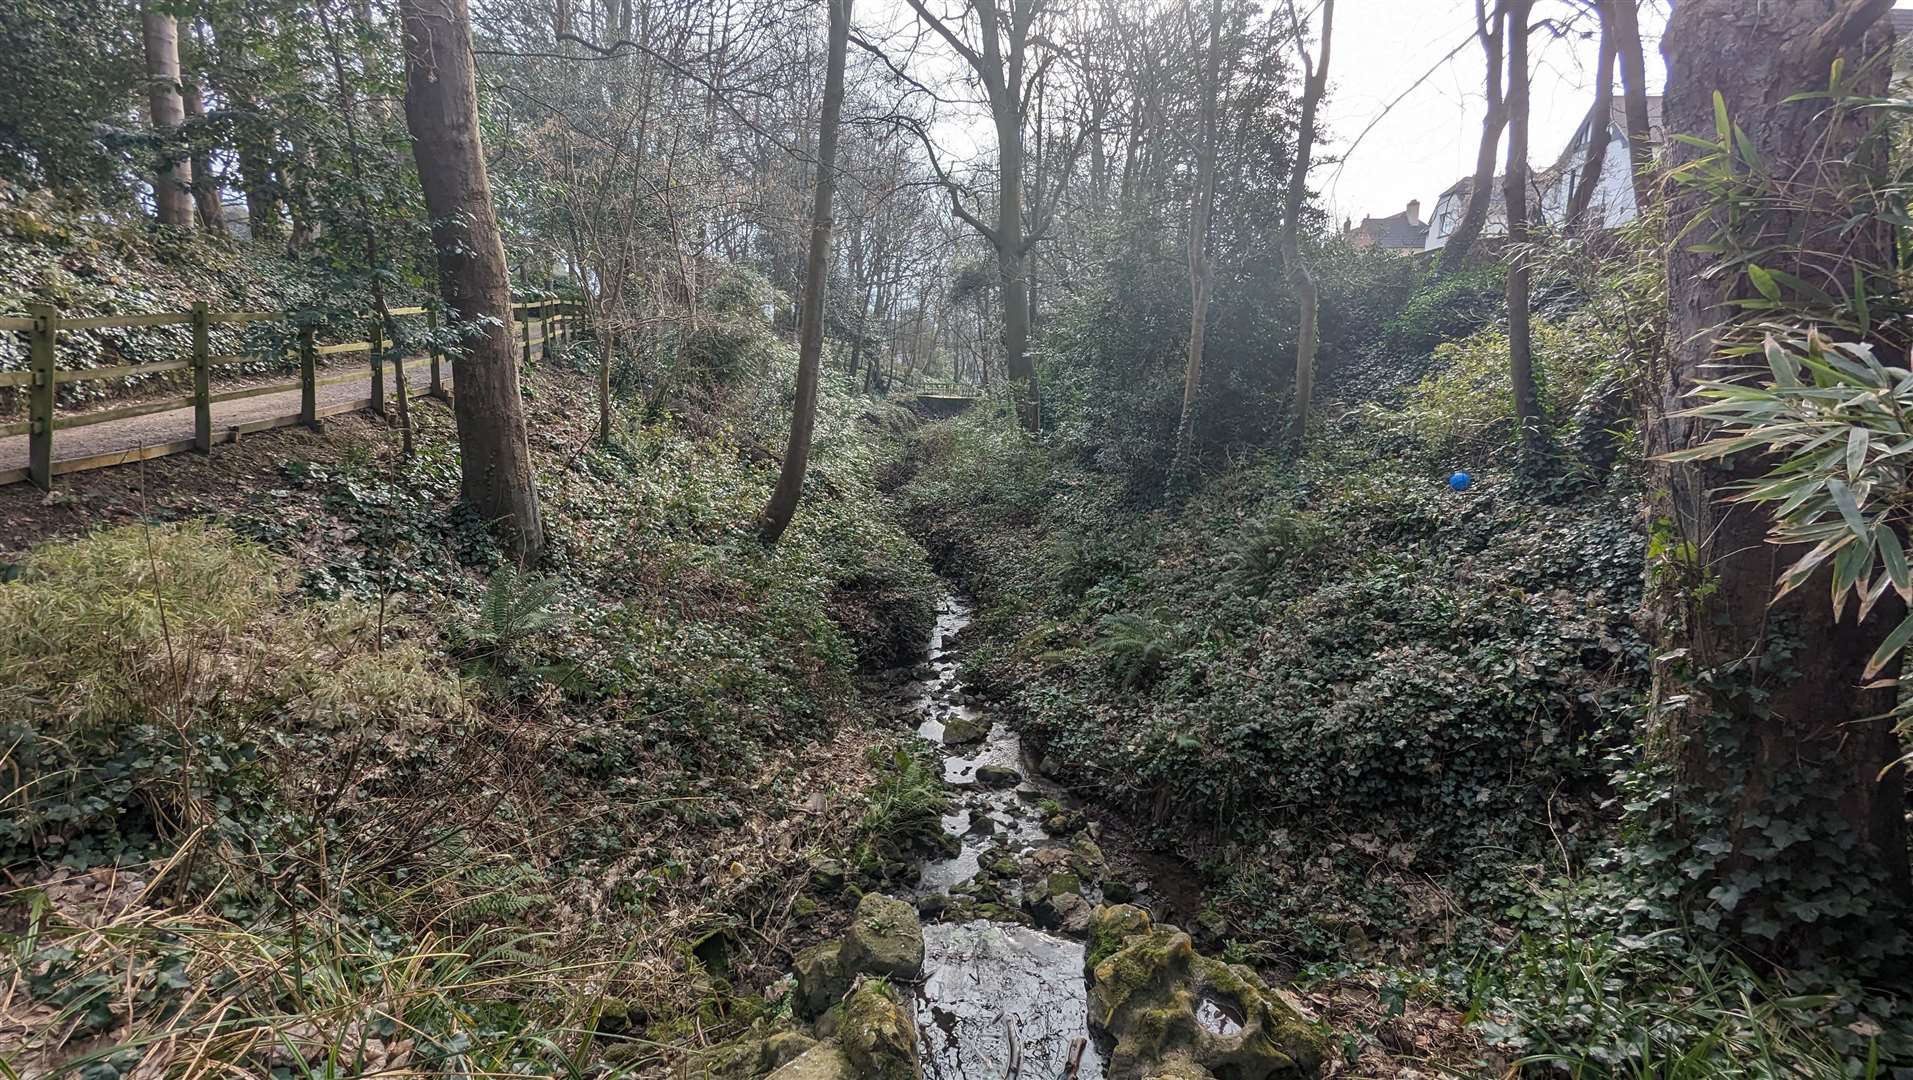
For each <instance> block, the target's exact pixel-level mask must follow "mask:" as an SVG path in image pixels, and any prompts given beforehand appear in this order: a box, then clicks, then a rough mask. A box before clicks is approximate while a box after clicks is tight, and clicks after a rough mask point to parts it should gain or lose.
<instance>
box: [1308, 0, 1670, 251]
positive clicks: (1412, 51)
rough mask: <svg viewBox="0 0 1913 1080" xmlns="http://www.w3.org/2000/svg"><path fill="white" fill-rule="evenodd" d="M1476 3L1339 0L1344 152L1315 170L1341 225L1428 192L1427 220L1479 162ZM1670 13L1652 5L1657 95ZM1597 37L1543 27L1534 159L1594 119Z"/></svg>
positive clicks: (1334, 86)
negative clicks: (1438, 200) (1553, 35)
mask: <svg viewBox="0 0 1913 1080" xmlns="http://www.w3.org/2000/svg"><path fill="white" fill-rule="evenodd" d="M1556 8H1561V9H1565V8H1566V5H1565V4H1551V3H1541V4H1537V5H1535V15H1536V16H1537V17H1544V16H1548V15H1552V14H1554V13H1555V11H1554V10H1553V9H1556ZM1474 10H1475V8H1474V0H1336V5H1335V39H1334V42H1333V46H1334V50H1333V53H1332V55H1331V57H1330V62H1329V95H1330V97H1329V101H1328V102H1326V103H1325V104H1324V105H1323V115H1324V119H1325V121H1326V122H1327V125H1328V127H1327V131H1326V134H1327V136H1328V139H1329V144H1328V150H1329V152H1330V153H1332V154H1335V155H1337V156H1345V159H1344V160H1343V161H1342V162H1341V163H1340V164H1339V165H1337V164H1328V165H1323V166H1320V167H1319V168H1318V169H1317V170H1316V172H1315V174H1314V176H1313V177H1312V178H1311V180H1312V183H1313V186H1314V187H1315V188H1316V189H1317V190H1318V191H1320V192H1321V193H1322V198H1323V202H1324V203H1325V205H1326V207H1327V208H1328V209H1329V210H1330V211H1331V212H1332V213H1333V214H1334V216H1335V218H1334V219H1335V220H1336V221H1337V222H1338V223H1339V222H1340V221H1341V220H1342V219H1343V218H1353V219H1354V220H1356V221H1358V222H1359V221H1361V220H1362V217H1363V216H1364V215H1373V216H1375V217H1385V216H1387V215H1389V214H1394V213H1399V212H1400V211H1401V210H1402V208H1403V207H1405V206H1406V205H1407V204H1408V200H1410V199H1419V200H1421V213H1422V218H1423V220H1426V219H1427V217H1428V215H1429V213H1430V212H1432V211H1433V210H1434V205H1435V197H1436V196H1437V195H1439V194H1441V192H1442V191H1443V190H1444V189H1446V188H1447V187H1448V186H1449V185H1450V184H1452V183H1454V182H1455V181H1456V180H1458V179H1460V178H1461V177H1463V176H1465V175H1467V174H1469V173H1472V172H1473V171H1474V166H1475V151H1476V149H1477V147H1478V146H1479V145H1480V142H1481V116H1482V113H1483V111H1484V110H1485V107H1486V101H1485V98H1484V96H1483V90H1482V83H1483V75H1484V71H1485V68H1484V64H1483V61H1482V56H1481V46H1480V44H1479V43H1477V42H1475V41H1474V40H1473V33H1474V24H1475V15H1474ZM1666 22H1667V8H1666V0H1649V2H1648V3H1647V4H1644V5H1643V6H1642V10H1641V37H1642V39H1643V40H1642V45H1643V49H1644V51H1645V53H1646V56H1647V81H1648V92H1649V93H1655V94H1658V93H1660V91H1661V84H1662V82H1663V81H1664V77H1665V74H1666V69H1665V66H1664V65H1663V64H1662V62H1661V52H1660V38H1661V30H1662V28H1663V27H1664V26H1665V25H1666ZM1590 30H1591V20H1590ZM1464 40H1466V41H1467V42H1468V43H1467V45H1466V47H1465V48H1463V49H1462V51H1461V53H1460V54H1459V55H1457V56H1456V57H1455V58H1454V59H1452V60H1449V61H1447V62H1446V63H1440V61H1441V58H1442V57H1443V56H1445V55H1447V53H1448V51H1449V50H1451V49H1453V48H1454V47H1455V46H1456V45H1457V44H1460V43H1462V42H1463V41H1464ZM1598 45H1599V43H1598V42H1597V41H1596V40H1595V39H1594V37H1593V36H1592V35H1591V33H1590V35H1589V36H1588V37H1586V38H1582V39H1577V38H1564V39H1550V38H1549V36H1548V35H1547V34H1546V33H1536V34H1535V36H1534V38H1533V39H1532V44H1531V45H1530V46H1529V48H1530V51H1531V55H1530V57H1529V59H1530V61H1531V62H1532V70H1533V72H1534V83H1533V100H1532V103H1531V107H1532V110H1533V112H1532V119H1531V129H1530V131H1529V135H1528V142H1529V153H1530V156H1531V158H1532V161H1533V163H1534V165H1535V166H1536V167H1540V166H1545V165H1549V164H1552V163H1553V161H1554V159H1555V158H1556V157H1558V156H1559V155H1560V153H1561V150H1562V148H1563V147H1565V146H1566V145H1567V142H1568V140H1569V139H1570V138H1572V137H1573V135H1574V131H1575V129H1576V128H1578V127H1580V125H1581V121H1582V120H1583V119H1585V118H1586V117H1587V112H1588V108H1589V107H1590V106H1592V105H1593V103H1594V66H1595V61H1596V58H1597V54H1598V52H1599V48H1598ZM1438 65H1439V66H1438ZM1430 69H1434V74H1433V75H1430V76H1429V77H1428V79H1427V81H1426V82H1424V83H1422V85H1421V86H1420V87H1419V88H1417V89H1414V90H1413V91H1411V92H1409V94H1408V96H1407V97H1406V98H1404V99H1403V100H1402V101H1401V102H1400V103H1399V104H1397V105H1396V106H1395V107H1394V108H1393V109H1392V110H1390V111H1389V112H1388V113H1387V115H1386V116H1384V117H1383V118H1382V119H1381V120H1380V121H1379V122H1377V123H1376V124H1375V127H1374V129H1373V130H1371V131H1370V132H1369V133H1368V134H1367V136H1366V137H1364V138H1363V139H1362V141H1361V143H1360V145H1358V146H1356V147H1355V149H1354V152H1353V153H1352V154H1348V153H1347V151H1348V147H1349V144H1350V143H1351V142H1352V141H1353V140H1354V139H1355V137H1356V136H1358V135H1360V134H1361V131H1362V129H1363V128H1364V127H1367V126H1368V124H1369V122H1370V121H1371V120H1374V119H1375V118H1376V117H1377V116H1380V115H1381V114H1382V113H1383V110H1384V109H1387V107H1388V105H1389V103H1390V102H1392V101H1394V100H1395V98H1396V97H1397V96H1399V95H1401V94H1402V92H1403V91H1406V90H1409V88H1410V87H1411V86H1413V85H1414V83H1415V81H1416V80H1417V79H1419V78H1421V77H1422V76H1423V75H1425V74H1427V73H1428V72H1429V71H1430Z"/></svg>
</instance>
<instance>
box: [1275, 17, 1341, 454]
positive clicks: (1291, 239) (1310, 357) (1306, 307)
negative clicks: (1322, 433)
mask: <svg viewBox="0 0 1913 1080" xmlns="http://www.w3.org/2000/svg"><path fill="white" fill-rule="evenodd" d="M1289 21H1290V22H1291V23H1292V24H1293V25H1294V27H1295V49H1296V52H1297V53H1298V54H1300V56H1301V58H1302V72H1303V79H1302V117H1301V121H1300V123H1298V124H1297V125H1296V132H1295V164H1294V165H1292V166H1290V169H1289V187H1288V193H1287V198H1286V199H1285V200H1284V203H1283V207H1282V262H1283V266H1284V267H1285V269H1286V270H1287V272H1288V276H1289V285H1290V287H1291V288H1293V289H1294V290H1295V306H1296V318H1295V396H1294V399H1293V400H1291V401H1290V402H1289V431H1288V439H1289V443H1290V444H1291V445H1293V446H1298V447H1299V446H1301V445H1302V443H1303V441H1304V440H1305V439H1306V437H1307V435H1308V426H1309V408H1310V405H1311V399H1312V398H1313V397H1314V396H1315V345H1316V333H1317V329H1316V314H1317V307H1318V304H1319V297H1318V295H1317V289H1316V285H1315V272H1314V270H1313V269H1311V268H1310V266H1309V264H1308V260H1307V259H1306V258H1304V257H1303V255H1302V245H1301V241H1300V237H1301V225H1302V204H1303V201H1304V199H1305V198H1306V197H1307V195H1308V175H1309V163H1310V161H1311V160H1312V159H1313V156H1314V151H1315V134H1316V133H1315V113H1316V109H1317V108H1318V107H1319V106H1320V105H1321V103H1322V97H1323V95H1324V94H1326V93H1327V92H1328V62H1329V46H1330V44H1331V42H1332V40H1333V36H1334V30H1335V0H1322V55H1321V58H1320V59H1319V60H1311V59H1310V58H1309V50H1308V36H1307V34H1308V32H1307V29H1306V28H1305V26H1304V25H1303V22H1302V19H1301V17H1300V16H1299V15H1297V14H1296V11H1295V0H1289Z"/></svg>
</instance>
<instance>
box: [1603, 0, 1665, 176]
mask: <svg viewBox="0 0 1913 1080" xmlns="http://www.w3.org/2000/svg"><path fill="white" fill-rule="evenodd" d="M1639 2H1640V0H1601V8H1600V10H1601V34H1602V36H1603V37H1608V36H1611V37H1612V38H1613V41H1614V56H1615V59H1616V60H1617V61H1618V62H1619V65H1620V69H1621V99H1622V107H1623V109H1624V110H1625V111H1626V114H1627V150H1628V156H1629V158H1630V159H1631V160H1632V163H1633V166H1634V170H1633V171H1634V202H1635V205H1637V206H1639V207H1640V208H1641V209H1643V210H1645V209H1647V205H1648V203H1649V202H1650V201H1652V199H1653V194H1654V184H1653V165H1654V145H1653V136H1652V133H1651V132H1650V131H1649V130H1648V125H1649V122H1650V118H1649V115H1648V109H1647V60H1646V58H1645V57H1644V56H1643V55H1642V53H1641V20H1640V11H1639V10H1638V7H1637V5H1638V4H1639Z"/></svg>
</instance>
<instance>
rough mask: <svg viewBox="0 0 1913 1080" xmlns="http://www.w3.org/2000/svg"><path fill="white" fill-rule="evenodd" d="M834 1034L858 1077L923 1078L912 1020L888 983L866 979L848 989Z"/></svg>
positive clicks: (871, 1079)
mask: <svg viewBox="0 0 1913 1080" xmlns="http://www.w3.org/2000/svg"><path fill="white" fill-rule="evenodd" d="M837 1037H838V1041H839V1042H841V1043H842V1044H843V1048H844V1054H845V1055H846V1056H847V1057H849V1058H850V1064H851V1066H852V1067H853V1068H854V1069H856V1073H857V1075H858V1076H859V1077H866V1078H869V1080H923V1069H922V1067H921V1066H919V1065H918V1063H917V1024H916V1021H915V1019H914V1018H912V1017H911V1015H910V1010H909V1009H907V1008H905V1007H904V1005H903V1003H902V1002H901V1001H899V1000H898V998H897V993H896V991H894V990H892V989H891V988H890V984H889V983H888V982H885V981H884V980H882V979H866V980H864V981H863V982H862V983H859V984H858V986H857V988H856V989H855V990H853V991H851V994H850V1000H849V1001H847V1002H845V1003H844V1017H843V1022H842V1024H840V1025H839V1027H838V1030H837Z"/></svg>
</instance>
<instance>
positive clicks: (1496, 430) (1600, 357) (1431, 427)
mask: <svg viewBox="0 0 1913 1080" xmlns="http://www.w3.org/2000/svg"><path fill="white" fill-rule="evenodd" d="M1619 362H1620V345H1619V343H1617V342H1614V341H1610V340H1608V339H1606V338H1604V337H1602V336H1600V335H1598V334H1595V333H1592V332H1591V331H1590V328H1588V327H1585V326H1580V325H1562V324H1559V323H1556V322H1555V321H1553V320H1550V319H1542V318H1537V319H1535V320H1534V375H1535V382H1536V383H1537V384H1538V386H1539V388H1540V391H1541V403H1542V408H1543V409H1544V410H1545V411H1546V412H1547V413H1548V415H1549V416H1551V417H1556V418H1559V417H1563V416H1565V415H1567V414H1570V413H1572V412H1573V411H1574V410H1575V409H1577V407H1580V406H1582V404H1583V402H1584V400H1585V399H1587V398H1589V397H1590V396H1592V395H1593V394H1594V393H1595V392H1596V388H1597V387H1598V386H1599V385H1601V383H1602V380H1603V378H1604V377H1605V376H1606V375H1607V374H1608V373H1609V372H1610V371H1611V370H1612V369H1613V368H1614V367H1615V366H1616V365H1617V364H1618V363H1619ZM1434 363H1435V370H1434V371H1433V372H1431V373H1430V374H1429V375H1428V376H1427V377H1425V378H1423V379H1422V380H1421V382H1420V383H1418V384H1417V385H1416V386H1415V387H1414V388H1413V389H1412V390H1410V391H1409V394H1408V400H1407V402H1406V403H1405V404H1404V405H1403V407H1402V409H1401V412H1400V417H1401V419H1402V422H1403V423H1404V424H1405V425H1406V427H1407V428H1408V429H1409V430H1410V431H1411V432H1413V434H1415V435H1416V436H1417V437H1418V438H1420V439H1421V440H1422V441H1423V442H1424V443H1426V444H1428V445H1430V446H1435V447H1448V448H1466V447H1478V446H1483V445H1487V444H1491V443H1497V442H1505V441H1508V440H1510V439H1512V438H1513V437H1514V432H1515V428H1514V419H1513V416H1514V384H1513V381H1512V378H1511V376H1510V375H1509V363H1508V334H1507V331H1505V330H1501V329H1490V330H1481V331H1477V332H1476V333H1474V334H1472V335H1470V336H1468V337H1466V338H1463V339H1461V340H1460V341H1449V342H1443V343H1442V344H1440V345H1438V346H1436V347H1435V352H1434Z"/></svg>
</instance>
